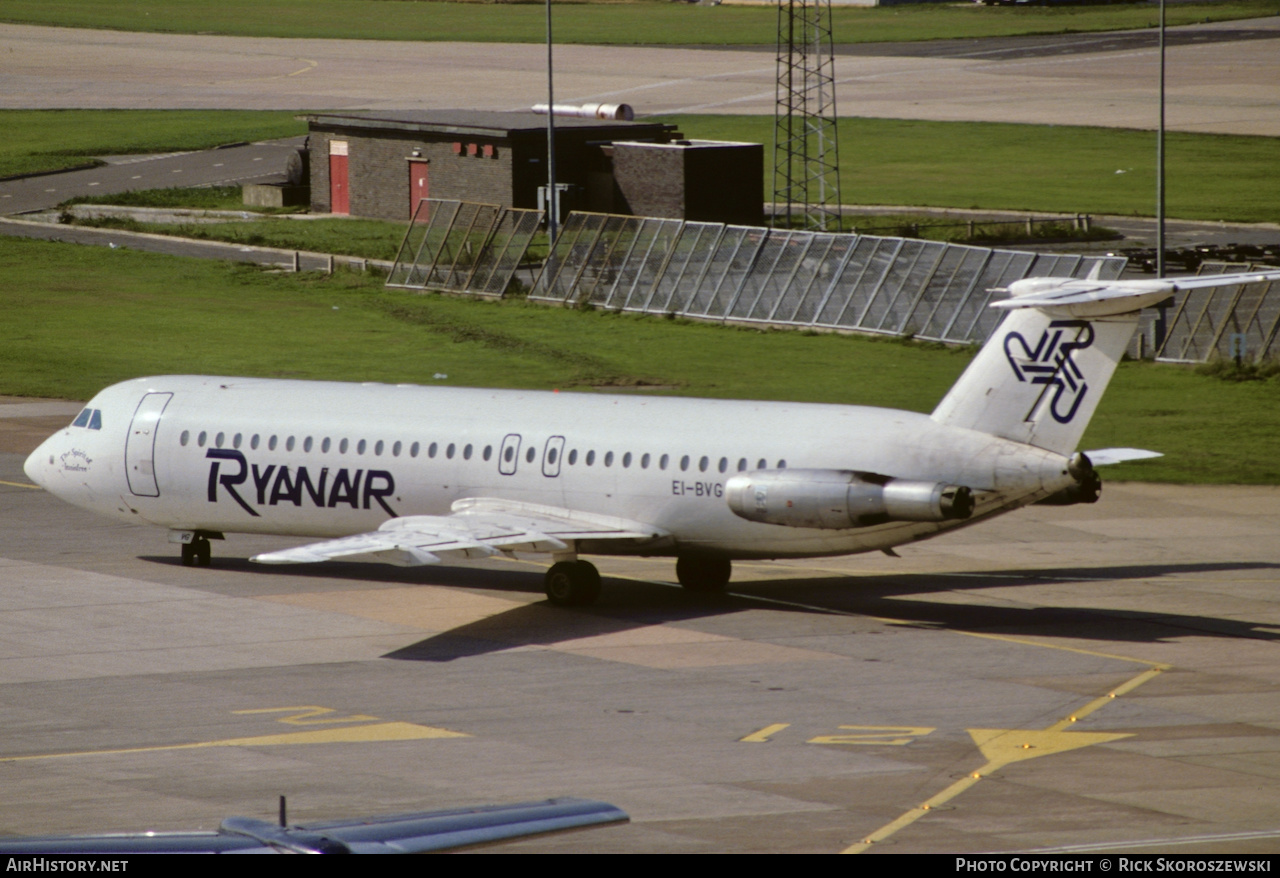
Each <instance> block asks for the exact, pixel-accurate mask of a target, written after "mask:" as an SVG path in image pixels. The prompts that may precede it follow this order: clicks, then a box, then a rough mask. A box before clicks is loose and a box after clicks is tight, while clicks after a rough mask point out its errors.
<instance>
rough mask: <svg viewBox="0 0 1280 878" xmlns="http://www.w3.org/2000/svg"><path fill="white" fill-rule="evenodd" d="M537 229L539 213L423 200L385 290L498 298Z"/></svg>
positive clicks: (451, 200)
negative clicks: (433, 291)
mask: <svg viewBox="0 0 1280 878" xmlns="http://www.w3.org/2000/svg"><path fill="white" fill-rule="evenodd" d="M541 223H542V211H540V210H525V209H520V208H511V207H501V206H499V205H496V204H480V203H477V202H472V201H457V200H453V199H439V198H424V199H422V200H421V201H420V202H418V208H417V210H415V211H414V214H413V221H412V222H411V223H410V224H409V228H408V230H407V231H406V232H405V236H404V240H403V241H401V242H400V249H399V250H398V251H397V252H396V259H395V263H394V264H393V265H392V267H391V273H390V275H388V277H387V286H389V287H406V288H409V289H418V290H435V291H437V292H448V293H468V294H470V295H475V296H487V297H491V298H501V297H502V296H503V295H505V293H506V290H507V286H508V284H510V282H511V278H512V277H513V276H514V275H515V272H516V269H518V268H519V267H520V263H521V260H523V258H524V254H525V252H526V251H527V250H528V249H529V242H530V241H532V240H533V236H534V234H535V233H536V232H537V231H538V227H539V226H540V225H541Z"/></svg>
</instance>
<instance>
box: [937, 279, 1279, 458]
mask: <svg viewBox="0 0 1280 878" xmlns="http://www.w3.org/2000/svg"><path fill="white" fill-rule="evenodd" d="M1277 280H1280V271H1277V270H1266V271H1254V272H1243V273H1239V274H1218V275H1199V276H1196V277H1180V278H1166V279H1161V280H1132V281H1101V280H1098V279H1097V278H1096V277H1095V276H1093V275H1090V277H1089V278H1087V279H1085V280H1069V279H1063V278H1051V277H1043V278H1027V279H1025V280H1020V281H1015V282H1014V283H1012V284H1010V285H1009V293H1010V298H1008V299H1005V300H1003V301H1000V302H995V303H994V304H993V305H992V307H993V308H1001V309H1004V310H1008V311H1011V312H1013V313H1011V314H1010V315H1009V316H1008V317H1007V318H1005V320H1004V322H1002V323H1001V324H1000V326H999V327H998V328H997V329H996V331H995V334H994V335H992V336H991V338H990V340H988V341H987V343H986V344H985V345H984V346H983V348H982V350H981V351H979V352H978V356H977V357H976V358H975V359H974V361H973V362H972V363H971V364H970V365H969V368H968V369H966V370H965V373H964V374H963V375H961V376H960V380H959V381H957V382H956V384H955V386H954V387H952V388H951V390H950V392H948V393H947V395H946V396H945V397H943V399H942V402H940V403H938V407H937V408H936V409H934V411H933V415H932V417H933V419H934V420H935V421H938V422H939V423H943V424H950V425H952V426H956V427H968V428H969V429H972V430H981V431H982V432H984V433H991V434H993V435H996V436H1000V437H1003V438H1005V439H1013V440H1015V441H1017V442H1025V443H1027V444H1028V445H1035V446H1037V447H1039V448H1044V449H1046V450H1048V451H1053V452H1056V453H1058V454H1062V455H1069V454H1071V453H1072V452H1073V451H1075V450H1076V446H1077V445H1078V444H1079V442H1080V437H1081V436H1082V435H1083V434H1084V430H1085V427H1087V426H1089V420H1090V418H1092V417H1093V413H1094V410H1095V409H1097V407H1098V402H1099V401H1100V400H1101V399H1102V392H1103V391H1104V390H1106V387H1107V383H1108V382H1109V381H1110V380H1111V376H1112V375H1113V374H1114V373H1115V369H1116V364H1117V363H1118V362H1120V358H1121V357H1122V356H1124V351H1125V348H1126V347H1128V345H1129V339H1130V338H1132V337H1133V331H1134V329H1135V328H1137V325H1138V312H1139V311H1141V310H1142V309H1143V308H1145V307H1147V306H1148V305H1154V304H1156V303H1157V302H1159V301H1161V300H1163V299H1166V298H1168V297H1169V296H1171V295H1172V294H1173V293H1175V292H1178V291H1179V290H1191V289H1199V288H1204V287H1223V286H1232V285H1235V284H1245V283H1259V282H1262V281H1277Z"/></svg>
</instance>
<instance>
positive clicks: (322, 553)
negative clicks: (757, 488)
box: [250, 497, 669, 567]
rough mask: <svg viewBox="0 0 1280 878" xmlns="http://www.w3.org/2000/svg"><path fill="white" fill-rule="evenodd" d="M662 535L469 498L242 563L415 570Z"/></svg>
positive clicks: (633, 525)
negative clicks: (366, 563) (358, 564)
mask: <svg viewBox="0 0 1280 878" xmlns="http://www.w3.org/2000/svg"><path fill="white" fill-rule="evenodd" d="M668 536H669V534H668V533H667V532H666V531H664V530H663V529H662V528H658V527H654V526H652V525H647V524H644V523H643V522H638V521H628V520H627V519H623V518H615V517H613V516H609V515H591V514H588V513H582V512H575V511H574V510H571V509H561V508H559V507H555V506H542V505H539V504H535V503H521V502H518V501H514V500H499V499H492V498H487V497H476V498H470V499H466V500H459V501H458V502H456V503H454V504H453V507H452V511H451V512H450V514H449V515H409V516H405V517H404V518H392V519H390V520H389V521H387V522H385V523H384V524H383V525H382V526H381V527H379V528H378V529H377V530H376V531H371V532H369V533H362V534H355V535H353V536H349V537H340V538H338V539H335V540H324V541H323V542H319V543H310V544H308V545H305V546H297V547H295V548H292V549H282V550H281V551H278V552H266V553H264V554H261V555H255V556H253V558H251V559H250V560H252V561H256V562H258V563H260V564H307V563H312V562H316V561H328V560H331V559H334V558H356V557H365V558H369V559H370V560H375V561H382V562H384V563H387V564H395V565H397V566H400V567H417V566H421V565H423V564H439V563H440V562H442V561H445V560H454V561H461V560H474V559H476V558H484V557H487V556H489V555H497V554H499V553H508V554H510V553H514V552H535V553H555V552H572V551H573V549H572V547H571V545H570V544H571V543H573V542H575V541H577V540H626V541H630V542H634V543H646V542H656V541H658V540H661V539H663V538H665V537H668Z"/></svg>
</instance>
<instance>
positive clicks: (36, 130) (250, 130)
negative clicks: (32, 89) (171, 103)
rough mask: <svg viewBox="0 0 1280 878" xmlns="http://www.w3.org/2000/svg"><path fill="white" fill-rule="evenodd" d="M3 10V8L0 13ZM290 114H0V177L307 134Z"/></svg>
mask: <svg viewBox="0 0 1280 878" xmlns="http://www.w3.org/2000/svg"><path fill="white" fill-rule="evenodd" d="M0 8H3V7H0ZM294 115H295V114H294V113H290V112H276V111H260V110H0V127H3V130H4V132H5V136H4V139H3V142H2V143H0V177H7V176H11V175H13V174H30V173H35V172H39V171H53V170H58V169H60V168H67V167H71V166H74V165H77V164H83V163H84V162H87V161H89V159H90V157H92V156H96V155H131V154H133V153H139V154H141V153H157V152H179V151H181V150H189V149H209V148H210V147H214V146H221V145H222V144H225V143H235V142H239V141H255V140H271V139H274V138H278V137H293V136H295V135H299V134H306V133H307V125H306V123H305V122H299V121H298V120H296V119H295V118H294Z"/></svg>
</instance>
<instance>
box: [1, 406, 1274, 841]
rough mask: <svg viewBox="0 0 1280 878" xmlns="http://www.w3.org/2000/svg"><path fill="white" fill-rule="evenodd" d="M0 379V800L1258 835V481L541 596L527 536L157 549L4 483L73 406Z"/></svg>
mask: <svg viewBox="0 0 1280 878" xmlns="http://www.w3.org/2000/svg"><path fill="white" fill-rule="evenodd" d="M3 402H5V403H9V404H7V405H6V404H0V704H3V705H4V715H5V721H4V722H3V723H0V770H2V771H3V772H4V776H5V780H6V783H5V791H6V795H5V796H4V797H3V800H2V801H0V832H3V833H7V834H8V833H12V834H40V833H54V832H89V831H109V830H126V829H134V830H139V829H156V830H162V829H179V828H185V829H193V828H212V827H214V826H216V824H217V823H218V822H219V821H220V820H221V819H222V818H224V817H226V816H228V815H231V814H243V815H247V816H253V817H259V818H262V819H268V820H269V819H272V816H273V815H274V812H275V808H276V797H277V796H278V795H280V794H285V795H287V796H288V797H289V803H290V805H289V807H290V814H291V818H292V820H294V821H297V822H305V821H306V820H308V819H320V818H325V819H328V818H337V817H342V816H357V815H370V814H378V813H391V812H398V811H408V810H425V809H431V808H440V807H452V806H460V805H465V804H479V803H488V802H511V801H522V800H530V799H538V798H543V797H547V796H553V795H575V796H584V797H590V798H597V799H602V800H604V801H608V802H611V803H614V804H616V805H618V806H620V807H621V808H623V809H624V810H625V811H627V812H628V813H629V814H630V815H631V821H632V822H631V823H630V824H627V825H623V826H616V827H609V828H602V829H598V830H591V831H587V832H580V833H574V834H570V835H565V836H552V837H547V838H542V839H532V840H528V841H524V842H518V843H512V844H508V845H503V846H500V847H495V848H490V849H489V850H494V851H610V852H659V851H663V852H666V851H670V852H713V851H714V852H719V851H724V852H729V851H732V852H740V851H752V852H784V851H788V852H790V851H806V852H837V851H843V850H852V851H862V850H868V851H869V852H871V853H890V852H984V851H985V852H990V851H1058V852H1073V851H1074V852H1089V853H1097V852H1107V851H1111V852H1119V853H1125V854H1134V853H1140V852H1162V853H1179V854H1181V853H1224V852H1232V853H1242V852H1252V853H1280V699H1277V698H1276V694H1275V693H1276V687H1277V684H1278V683H1280V663H1278V662H1277V660H1276V659H1277V649H1278V648H1280V589H1277V586H1278V585H1280V541H1278V540H1277V536H1276V535H1277V534H1278V533H1280V489H1277V488H1242V487H1176V486H1163V485H1141V484H1128V485H1119V486H1109V487H1108V488H1107V489H1106V490H1105V492H1104V497H1103V499H1102V500H1101V501H1100V502H1099V503H1098V504H1097V505H1096V506H1077V507H1070V508H1033V509H1029V510H1024V511H1023V512H1021V513H1015V514H1013V515H1011V516H1008V517H1005V518H1002V519H1000V520H998V521H996V522H991V523H988V524H986V525H984V526H981V527H975V528H972V529H969V530H966V531H962V532H959V533H955V534H952V535H950V536H948V537H944V538H941V539H938V540H936V541H930V542H926V543H922V544H919V545H916V546H911V547H906V548H904V549H902V550H901V554H902V557H901V558H888V557H885V556H882V555H874V556H859V557H855V558H848V559H827V560H815V561H805V562H786V563H739V564H737V565H735V577H734V582H733V583H732V585H731V594H729V595H725V596H718V597H708V596H696V595H691V594H686V593H684V592H683V591H681V590H680V589H679V588H678V587H675V586H674V585H673V582H674V576H673V570H672V564H671V562H670V561H667V560H660V559H652V560H646V559H601V560H600V565H599V566H600V568H601V570H602V572H603V573H604V575H605V593H604V596H603V598H602V600H601V602H600V603H599V605H597V606H596V607H594V608H591V609H588V610H561V609H554V608H552V607H550V606H549V605H547V604H546V602H545V601H544V599H543V596H542V592H541V572H542V569H543V567H542V565H541V564H536V563H526V562H515V561H507V562H488V563H483V564H478V565H474V566H471V567H435V568H426V569H419V570H403V569H399V568H393V567H386V566H380V565H372V564H355V563H348V564H325V565H316V566H309V567H286V568H263V567H259V566H256V565H251V564H249V563H248V562H247V561H246V560H245V558H246V557H247V556H248V555H249V554H251V553H254V552H256V551H260V550H262V549H264V548H268V547H278V546H284V545H288V544H290V542H291V541H289V540H281V539H273V538H265V537H236V536H232V537H230V538H229V539H228V541H227V542H226V543H216V544H215V547H214V566H213V567H211V568H207V569H200V568H185V567H182V566H180V564H179V563H178V558H177V552H176V551H175V547H173V546H171V545H169V544H168V543H167V542H166V535H165V533H164V531H162V530H159V529H151V528H145V527H136V526H130V525H123V524H116V523H112V522H108V521H105V520H102V519H98V518H96V517H94V516H91V515H89V514H88V513H84V512H81V511H79V510H76V509H74V508H72V507H70V506H68V505H66V504H64V503H62V502H60V501H58V500H56V499H55V498H53V497H51V496H49V495H47V494H45V493H44V492H42V491H40V490H38V489H34V488H32V487H31V486H30V484H29V482H28V481H27V479H26V477H25V475H24V474H23V473H22V471H21V463H22V460H23V458H24V455H23V452H24V451H25V450H26V449H29V448H31V447H33V446H34V445H35V444H36V442H38V441H39V440H40V439H41V438H43V436H44V435H46V434H47V433H49V432H52V431H53V430H54V429H55V428H57V427H58V426H61V425H65V424H66V423H67V421H68V420H69V419H70V418H71V417H72V416H73V414H74V412H75V411H76V410H77V408H78V406H77V405H76V404H74V403H63V402H43V401H33V400H12V399H10V400H3ZM292 542H297V541H292ZM975 775H976V776H975ZM926 805H927V806H928V807H927V808H925V807H924V806H926ZM869 839H870V840H872V842H873V843H871V844H870V845H868V844H866V842H867V841H868V840H869Z"/></svg>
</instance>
